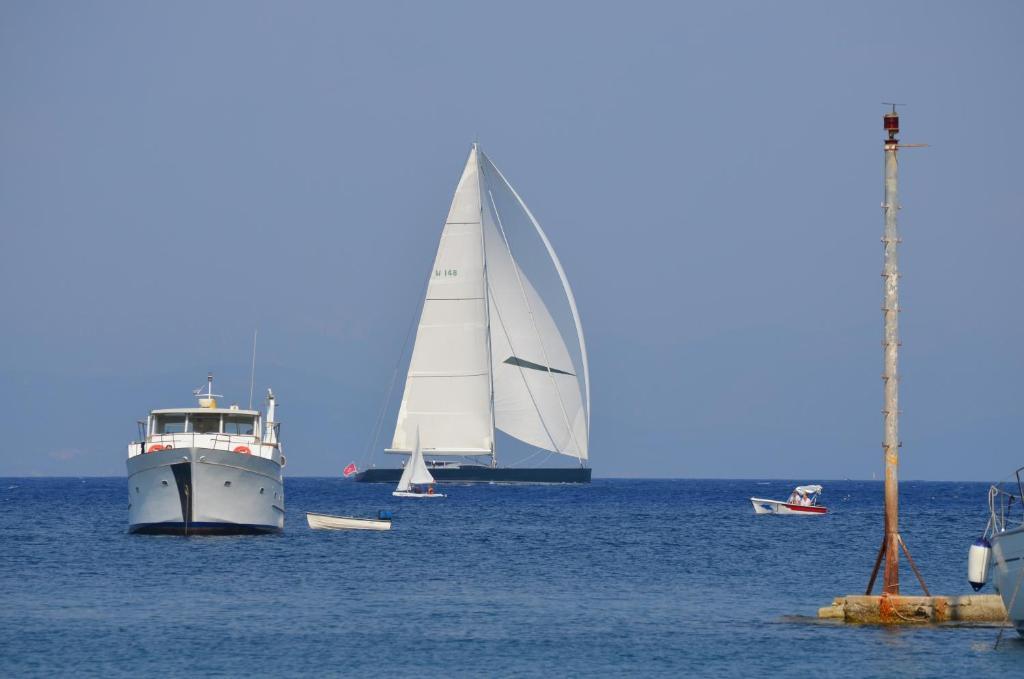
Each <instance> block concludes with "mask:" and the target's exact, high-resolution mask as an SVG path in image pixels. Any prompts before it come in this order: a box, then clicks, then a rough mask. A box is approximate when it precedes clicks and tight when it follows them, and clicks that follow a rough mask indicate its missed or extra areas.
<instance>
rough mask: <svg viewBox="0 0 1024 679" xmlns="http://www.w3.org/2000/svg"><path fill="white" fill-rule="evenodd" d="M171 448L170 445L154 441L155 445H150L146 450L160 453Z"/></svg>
mask: <svg viewBox="0 0 1024 679" xmlns="http://www.w3.org/2000/svg"><path fill="white" fill-rule="evenodd" d="M170 449H171V447H170V446H162V445H160V444H159V443H154V444H153V445H151V446H150V447H149V450H147V451H146V452H147V453H159V452H160V451H161V450H170Z"/></svg>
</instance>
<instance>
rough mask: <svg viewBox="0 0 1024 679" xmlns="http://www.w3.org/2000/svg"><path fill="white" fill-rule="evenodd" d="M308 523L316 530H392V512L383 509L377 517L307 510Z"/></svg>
mask: <svg viewBox="0 0 1024 679" xmlns="http://www.w3.org/2000/svg"><path fill="white" fill-rule="evenodd" d="M306 523H308V524H309V527H310V528H312V529H314V530H391V512H385V511H381V512H379V513H378V514H377V518H376V519H366V518H362V517H358V516H334V515H333V514H315V513H313V512H306Z"/></svg>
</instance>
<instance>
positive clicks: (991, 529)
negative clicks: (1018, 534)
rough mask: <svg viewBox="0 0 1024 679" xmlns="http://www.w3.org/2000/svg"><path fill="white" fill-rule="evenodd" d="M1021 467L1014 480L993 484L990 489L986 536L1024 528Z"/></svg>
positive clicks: (1023, 492)
mask: <svg viewBox="0 0 1024 679" xmlns="http://www.w3.org/2000/svg"><path fill="white" fill-rule="evenodd" d="M1022 472H1024V467H1021V468H1020V469H1018V470H1017V471H1016V472H1015V473H1014V478H1012V479H1006V480H1004V481H1001V482H999V483H996V484H993V485H992V486H991V487H990V488H989V489H988V510H989V525H988V529H987V530H986V531H985V533H986V535H993V534H996V533H1003V532H1005V531H1008V530H1014V529H1016V528H1021V527H1022V526H1024V479H1022V477H1021V473H1022Z"/></svg>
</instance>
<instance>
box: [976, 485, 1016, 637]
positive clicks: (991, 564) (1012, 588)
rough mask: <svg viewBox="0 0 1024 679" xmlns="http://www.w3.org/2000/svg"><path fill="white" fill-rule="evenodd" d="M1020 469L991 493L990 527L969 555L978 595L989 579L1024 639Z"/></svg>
mask: <svg viewBox="0 0 1024 679" xmlns="http://www.w3.org/2000/svg"><path fill="white" fill-rule="evenodd" d="M1022 473H1024V467H1021V468H1020V469H1018V470H1017V471H1016V472H1015V474H1014V476H1015V478H1014V479H1013V480H1012V481H1009V482H1002V483H997V484H994V485H993V486H992V487H991V488H989V492H988V511H989V519H988V525H987V526H986V527H985V531H984V533H983V535H982V537H981V538H979V539H978V540H977V541H975V543H974V544H973V545H971V548H970V550H969V552H968V561H967V573H968V575H967V579H968V581H969V582H970V583H971V585H972V586H973V587H974V590H975V591H978V590H980V589H981V588H982V587H983V586H984V585H985V583H986V582H988V581H989V580H990V579H991V580H992V583H993V585H994V586H995V590H996V592H997V593H998V594H999V596H1000V597H1001V598H1002V600H1003V605H1004V606H1005V607H1006V613H1007V618H1008V619H1009V621H1010V622H1011V623H1013V626H1014V628H1015V629H1016V630H1017V634H1019V635H1020V636H1021V637H1024V505H1022V504H1021V503H1022V502H1024V479H1022V477H1021V474H1022Z"/></svg>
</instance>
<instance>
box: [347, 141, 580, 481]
mask: <svg viewBox="0 0 1024 679" xmlns="http://www.w3.org/2000/svg"><path fill="white" fill-rule="evenodd" d="M531 253H532V254H533V255H534V256H532V257H531ZM417 430H418V431H419V436H420V439H421V446H422V451H423V455H424V456H425V459H426V460H427V466H428V468H429V469H430V473H431V474H432V475H433V476H434V478H435V479H436V480H437V481H438V482H439V483H444V482H502V483H588V482H589V481H590V468H589V467H587V461H588V457H589V454H588V452H589V443H590V376H589V370H588V365H587V350H586V344H585V343H584V339H583V328H582V325H581V324H580V317H579V312H578V311H577V308H576V300H575V298H574V297H573V294H572V289H571V288H570V287H569V281H568V280H567V279H566V276H565V271H564V270H563V268H562V265H561V262H559V260H558V256H557V255H556V254H555V251H554V249H553V248H552V246H551V243H550V241H549V240H548V237H547V235H546V234H545V233H544V230H543V229H542V228H541V226H540V224H539V223H538V222H537V220H536V219H535V218H534V216H533V214H532V213H531V212H530V210H529V208H527V206H526V204H525V203H524V202H523V200H522V198H520V196H519V194H518V193H517V192H516V190H515V189H514V188H512V185H511V184H509V182H508V180H507V179H505V176H504V175H503V174H502V173H501V172H500V171H499V170H498V168H497V167H495V165H494V163H492V162H491V160H490V158H488V157H487V156H486V155H485V154H484V153H483V151H481V150H480V148H479V146H478V145H476V144H474V145H473V147H472V149H471V150H470V152H469V158H468V160H467V161H466V166H465V169H464V170H463V172H462V177H461V179H460V180H459V184H458V187H457V188H456V189H455V196H454V198H453V199H452V204H451V208H450V209H449V212H448V217H447V219H446V220H445V224H444V228H443V230H442V232H441V242H440V244H439V246H438V249H437V255H436V257H435V259H434V266H433V269H432V270H431V273H430V278H429V281H428V283H427V291H426V298H425V300H424V303H423V309H422V311H421V313H420V320H419V326H418V327H417V330H416V339H415V343H414V345H413V349H412V355H411V358H410V360H409V370H408V374H407V376H406V380H405V390H404V393H403V395H402V402H401V406H400V407H399V409H398V419H397V422H396V424H395V431H394V436H393V438H392V442H391V446H390V448H388V449H387V450H386V452H388V453H397V454H406V455H408V454H410V453H411V452H412V450H413V446H414V442H415V441H414V439H415V437H416V432H417ZM499 441H500V442H501V450H500V451H499V450H498V442H499ZM516 451H520V452H518V453H517V452H516ZM499 453H501V455H502V459H501V462H502V464H499ZM545 454H547V455H558V456H562V457H561V458H556V459H564V458H568V459H569V460H572V466H569V467H565V466H543V464H537V462H536V459H537V458H538V457H539V456H541V455H545ZM517 455H518V456H519V457H521V459H515V458H516V456H517ZM545 461H547V460H546V459H545V460H542V461H541V462H542V463H543V462H545ZM529 462H533V465H532V466H525V465H526V464H527V463H529ZM401 472H402V470H401V469H399V468H378V467H375V466H374V467H371V468H369V469H367V470H365V471H363V472H360V473H359V474H358V475H357V476H356V480H357V481H364V482H381V483H385V482H386V483H395V482H397V481H398V479H399V477H400V475H401Z"/></svg>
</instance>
